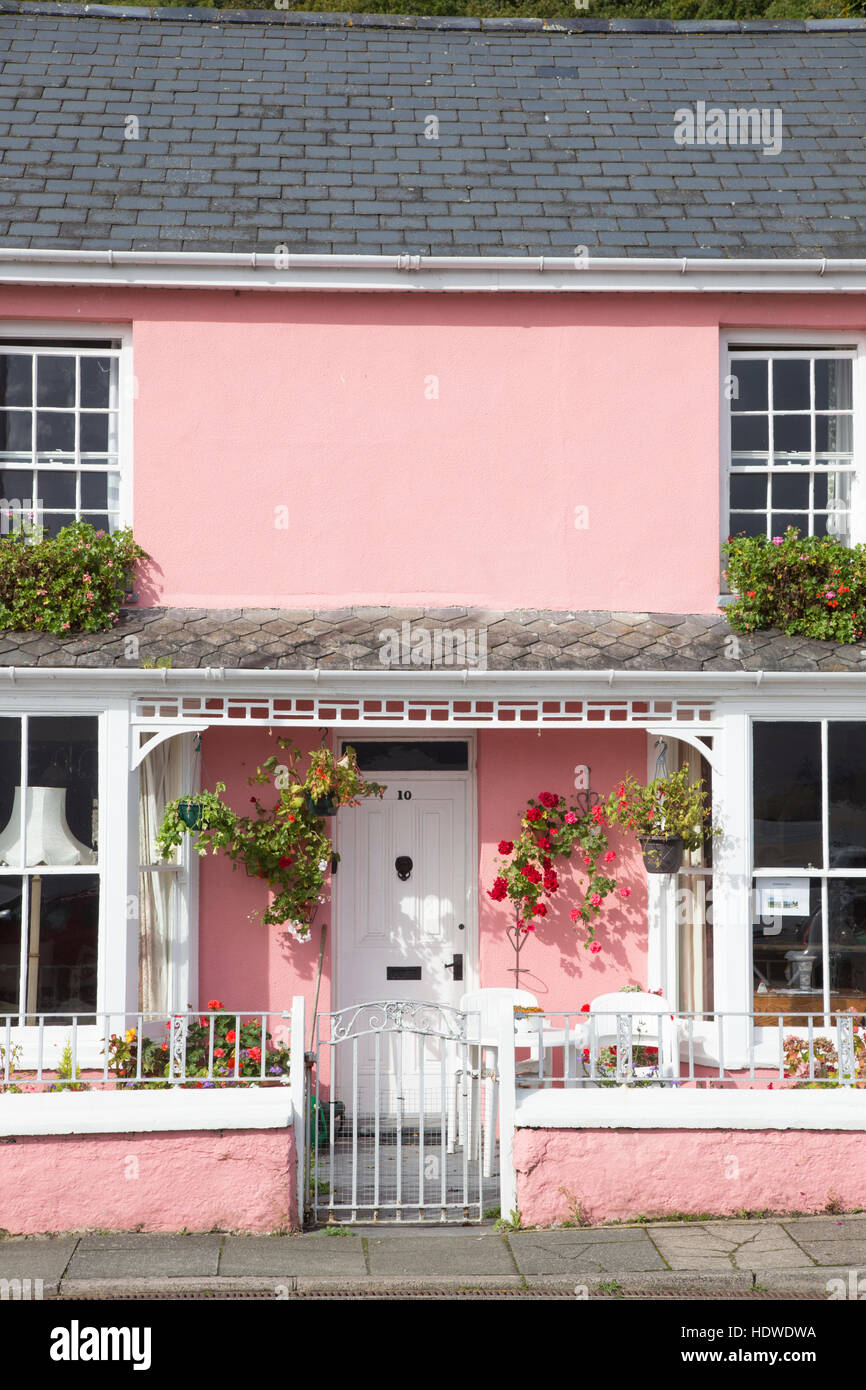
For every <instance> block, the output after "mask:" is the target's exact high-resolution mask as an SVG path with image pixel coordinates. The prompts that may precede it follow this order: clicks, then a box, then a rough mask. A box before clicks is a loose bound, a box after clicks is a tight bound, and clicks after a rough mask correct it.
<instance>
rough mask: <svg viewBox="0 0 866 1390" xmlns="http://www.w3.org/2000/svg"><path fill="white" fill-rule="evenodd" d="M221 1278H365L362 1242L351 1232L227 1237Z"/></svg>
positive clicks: (365, 1270)
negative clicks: (304, 1276)
mask: <svg viewBox="0 0 866 1390" xmlns="http://www.w3.org/2000/svg"><path fill="white" fill-rule="evenodd" d="M219 1272H220V1275H221V1276H222V1275H229V1276H233V1275H267V1274H270V1275H280V1274H284V1275H317V1274H321V1275H332V1276H335V1277H336V1276H340V1275H353V1276H356V1277H359V1278H364V1277H365V1276H366V1273H367V1262H366V1260H365V1258H364V1242H363V1240H362V1238H361V1236H360V1235H358V1234H356V1233H355V1232H352V1234H351V1235H347V1236H329V1235H325V1234H324V1232H316V1233H315V1234H310V1235H304V1236H227V1237H226V1240H225V1244H224V1245H223V1251H222V1255H221V1257H220V1264H219Z"/></svg>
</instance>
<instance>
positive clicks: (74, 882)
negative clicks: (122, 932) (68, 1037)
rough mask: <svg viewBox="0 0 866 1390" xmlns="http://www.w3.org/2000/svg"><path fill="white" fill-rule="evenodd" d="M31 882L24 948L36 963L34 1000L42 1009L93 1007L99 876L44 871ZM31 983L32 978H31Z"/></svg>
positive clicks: (31, 1005)
mask: <svg viewBox="0 0 866 1390" xmlns="http://www.w3.org/2000/svg"><path fill="white" fill-rule="evenodd" d="M37 882H38V883H39V885H40V887H39V891H34V881H33V880H31V886H30V938H29V947H28V953H29V955H30V956H31V957H32V956H33V955H35V954H36V947H37V944H38V956H39V967H38V973H37V979H36V989H35V1002H31V1001H32V993H31V992H30V991H28V1003H27V1007H28V1009H33V1008H35V1009H36V1010H38V1011H39V1012H42V1011H44V1012H45V1013H84V1012H87V1011H88V1010H92V1009H95V1008H96V958H97V941H98V934H99V879H98V878H97V877H95V876H93V877H91V876H90V875H89V874H84V875H82V874H75V875H73V874H58V875H56V876H55V875H46V876H45V877H43V878H41V879H39V880H37ZM30 983H31V985H32V981H31V982H30Z"/></svg>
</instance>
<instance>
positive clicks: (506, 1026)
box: [497, 1000, 517, 1221]
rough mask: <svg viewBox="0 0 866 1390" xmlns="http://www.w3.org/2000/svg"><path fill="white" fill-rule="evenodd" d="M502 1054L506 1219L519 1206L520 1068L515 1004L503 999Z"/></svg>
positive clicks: (501, 1172) (503, 1202)
mask: <svg viewBox="0 0 866 1390" xmlns="http://www.w3.org/2000/svg"><path fill="white" fill-rule="evenodd" d="M497 1038H498V1052H499V1056H498V1058H497V1061H498V1069H499V1213H500V1216H501V1218H502V1220H503V1221H509V1220H510V1219H511V1213H512V1212H513V1211H516V1210H517V1174H516V1173H515V1171H514V1119H515V1114H516V1111H517V1068H516V1062H515V1051H514V1006H513V1004H512V1003H511V1002H510V1000H503V1001H502V1004H501V1009H500V1014H499V1026H498V1029H497Z"/></svg>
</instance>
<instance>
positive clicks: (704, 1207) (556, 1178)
mask: <svg viewBox="0 0 866 1390" xmlns="http://www.w3.org/2000/svg"><path fill="white" fill-rule="evenodd" d="M732 1154H733V1155H736V1158H737V1167H738V1175H737V1177H736V1179H731V1178H730V1177H729V1174H730V1171H731V1164H730V1157H731V1155H732ZM514 1164H515V1169H516V1172H517V1208H518V1211H519V1212H520V1217H521V1220H522V1222H523V1224H524V1225H525V1226H551V1225H553V1224H555V1223H556V1222H561V1221H565V1220H568V1219H572V1218H573V1212H572V1211H571V1210H570V1207H571V1205H572V1203H573V1202H575V1201H576V1202H580V1203H581V1204H582V1206H583V1210H584V1212H585V1214H586V1216H587V1217H588V1218H589V1220H590V1221H591V1222H592V1223H593V1224H600V1223H602V1222H604V1221H628V1220H630V1219H633V1218H634V1217H636V1216H656V1217H664V1216H672V1215H674V1213H676V1212H681V1213H683V1214H684V1215H699V1214H702V1213H706V1214H708V1215H712V1216H734V1215H737V1214H738V1213H740V1212H741V1211H742V1210H743V1209H744V1208H745V1210H746V1211H774V1212H817V1211H824V1210H826V1206H827V1202H828V1200H829V1199H830V1197H831V1196H832V1195H835V1196H836V1198H837V1199H838V1201H839V1202H840V1204H841V1206H842V1208H843V1209H844V1210H859V1209H862V1208H863V1207H864V1206H866V1166H864V1163H863V1135H862V1133H854V1132H851V1131H847V1130H845V1131H842V1130H840V1131H836V1130H802V1129H796V1130H720V1129H710V1130H697V1129H690V1130H657V1129H655V1130H649V1129H639V1130H638V1129H519V1130H517V1132H516V1134H515V1136H514ZM831 1189H832V1192H831Z"/></svg>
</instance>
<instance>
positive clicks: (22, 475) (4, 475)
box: [0, 468, 33, 502]
mask: <svg viewBox="0 0 866 1390" xmlns="http://www.w3.org/2000/svg"><path fill="white" fill-rule="evenodd" d="M0 493H2V495H3V496H4V497H5V498H7V499H8V500H10V501H11V500H12V498H16V497H17V499H18V501H19V502H23V501H24V499H25V498H26V499H27V501H28V502H30V501H32V499H33V474H32V473H31V472H30V469H29V468H27V469H24V468H4V469H0Z"/></svg>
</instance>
